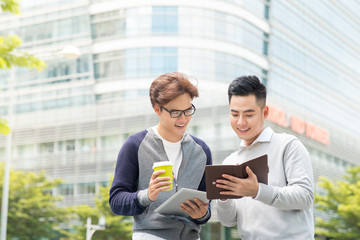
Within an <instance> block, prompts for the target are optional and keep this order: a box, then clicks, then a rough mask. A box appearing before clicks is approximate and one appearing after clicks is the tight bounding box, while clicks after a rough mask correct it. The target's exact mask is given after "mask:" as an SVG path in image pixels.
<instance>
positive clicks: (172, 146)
mask: <svg viewBox="0 0 360 240" xmlns="http://www.w3.org/2000/svg"><path fill="white" fill-rule="evenodd" d="M152 130H153V131H154V132H155V134H156V135H157V136H158V137H159V138H160V139H161V140H162V142H163V144H164V148H165V153H166V156H167V157H168V159H169V161H170V162H171V163H172V164H173V172H174V175H175V178H177V175H178V172H179V168H180V164H181V161H182V157H183V153H182V150H181V141H182V139H180V141H178V142H169V141H166V140H165V139H164V138H163V137H161V136H160V134H159V132H158V131H157V129H156V126H155V127H152Z"/></svg>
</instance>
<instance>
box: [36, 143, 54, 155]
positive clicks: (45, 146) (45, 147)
mask: <svg viewBox="0 0 360 240" xmlns="http://www.w3.org/2000/svg"><path fill="white" fill-rule="evenodd" d="M39 152H40V153H41V154H46V153H53V152H54V143H53V142H46V143H40V146H39Z"/></svg>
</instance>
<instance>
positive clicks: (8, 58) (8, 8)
mask: <svg viewBox="0 0 360 240" xmlns="http://www.w3.org/2000/svg"><path fill="white" fill-rule="evenodd" d="M0 7H1V10H2V11H3V12H9V13H11V14H20V5H19V1H18V0H0ZM20 45H21V39H20V38H19V37H18V36H16V35H14V34H9V35H7V36H1V35H0V69H5V70H6V69H10V68H11V67H14V66H17V67H27V68H36V69H38V70H41V69H43V68H45V67H46V65H45V63H44V62H43V61H42V60H40V59H38V58H36V57H34V56H33V55H30V54H28V53H26V52H20V51H18V49H19V47H20ZM9 131H10V128H9V125H8V123H7V121H6V120H4V119H1V118H0V133H2V134H5V135H6V134H8V133H9Z"/></svg>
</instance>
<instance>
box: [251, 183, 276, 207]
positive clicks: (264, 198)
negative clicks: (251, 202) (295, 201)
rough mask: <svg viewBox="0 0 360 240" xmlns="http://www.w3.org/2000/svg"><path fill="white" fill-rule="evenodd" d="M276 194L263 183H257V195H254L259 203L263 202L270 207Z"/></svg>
mask: <svg viewBox="0 0 360 240" xmlns="http://www.w3.org/2000/svg"><path fill="white" fill-rule="evenodd" d="M276 195H277V194H276V192H274V188H273V187H271V186H269V185H266V184H263V183H259V191H258V194H257V195H256V197H255V199H256V200H259V201H260V202H263V203H265V204H267V205H271V204H273V202H274V200H275V198H276Z"/></svg>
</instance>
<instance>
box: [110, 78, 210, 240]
mask: <svg viewBox="0 0 360 240" xmlns="http://www.w3.org/2000/svg"><path fill="white" fill-rule="evenodd" d="M149 95H150V101H151V104H152V106H153V109H154V111H155V113H156V114H157V115H158V116H159V122H158V124H157V125H156V126H153V127H150V128H148V129H146V130H144V131H141V132H139V133H137V134H135V135H132V136H130V137H129V138H128V139H127V140H126V142H125V143H124V144H123V146H122V148H121V150H120V153H119V155H118V159H117V164H116V169H115V176H114V180H113V183H112V186H111V189H110V198H109V203H110V206H111V209H112V211H113V212H114V213H115V214H119V215H126V216H133V218H134V224H133V231H134V233H133V239H149V240H152V239H154V240H155V239H173V240H177V239H186V240H191V239H200V235H199V234H200V226H201V224H205V223H206V222H207V221H208V220H209V218H210V215H211V213H210V206H209V203H203V202H201V201H200V200H198V199H194V201H193V202H190V201H189V202H187V204H188V205H186V204H183V205H182V207H181V208H182V209H183V211H185V212H186V213H187V214H188V215H189V217H182V216H176V215H165V214H159V213H155V212H154V210H155V209H156V208H157V207H158V206H160V205H161V204H162V203H163V202H165V201H166V200H167V199H168V198H169V197H171V196H172V195H173V194H174V193H175V192H176V191H177V190H180V189H181V188H191V189H196V190H201V191H205V176H204V171H205V166H206V165H211V164H212V158H211V152H210V149H209V147H208V146H207V145H206V144H205V142H203V141H202V140H200V139H198V138H196V137H194V136H192V135H190V134H189V133H187V132H186V128H187V126H188V124H189V122H190V120H191V118H192V115H193V114H194V113H195V111H196V108H195V106H194V105H193V104H192V103H191V102H192V100H193V98H194V97H198V95H199V94H198V89H197V87H196V86H194V85H193V84H192V83H191V82H190V81H189V80H188V78H187V76H186V75H185V74H183V73H178V72H175V73H168V74H163V75H161V76H159V77H158V78H156V79H155V80H154V81H153V83H152V84H151V87H150V91H149ZM160 161H171V162H172V164H173V175H174V179H173V185H174V187H173V189H172V190H169V188H170V186H169V185H170V184H171V182H169V181H168V182H167V183H166V185H165V182H164V181H166V180H170V178H168V177H158V175H159V174H161V173H163V171H155V172H153V169H152V166H153V163H154V162H160ZM165 190H168V191H165Z"/></svg>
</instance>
